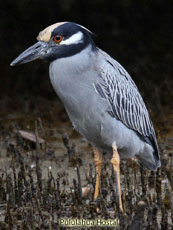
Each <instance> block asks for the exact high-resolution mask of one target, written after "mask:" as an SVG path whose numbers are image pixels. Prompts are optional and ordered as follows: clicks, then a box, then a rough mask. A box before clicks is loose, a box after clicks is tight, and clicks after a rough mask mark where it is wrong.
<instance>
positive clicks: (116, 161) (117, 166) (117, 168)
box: [111, 143, 123, 212]
mask: <svg viewBox="0 0 173 230" xmlns="http://www.w3.org/2000/svg"><path fill="white" fill-rule="evenodd" d="M112 148H113V156H112V159H111V163H112V165H113V168H114V171H115V175H116V197H117V199H118V203H119V207H120V210H121V211H122V212H123V206H122V200H121V185H120V156H119V154H118V151H117V147H116V145H115V143H113V144H112Z"/></svg>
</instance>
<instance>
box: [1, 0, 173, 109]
mask: <svg viewBox="0 0 173 230" xmlns="http://www.w3.org/2000/svg"><path fill="white" fill-rule="evenodd" d="M172 12H173V2H172V0H166V1H165V0H151V1H149V0H143V1H137V0H121V1H117V0H116V1H110V0H107V1H104V0H94V1H92V0H88V1H87V0H68V1H66V0H61V1H56V0H52V1H46V0H34V1H31V0H22V1H18V0H1V8H0V17H1V20H0V31H1V34H0V47H1V52H0V61H1V75H0V78H1V84H0V90H1V94H0V99H1V98H2V97H4V95H6V94H8V95H11V96H15V95H23V92H25V93H28V94H30V93H31V94H34V95H38V94H39V95H42V96H45V97H48V98H54V97H55V93H54V92H53V90H52V88H51V86H50V82H49V78H48V64H46V65H45V64H43V63H42V62H41V61H36V62H34V63H32V64H28V65H25V66H20V67H16V68H11V67H10V66H9V63H10V62H11V61H12V60H13V59H14V58H15V57H16V56H17V55H18V54H20V53H21V52H22V51H23V50H24V49H26V48H27V47H28V46H30V45H32V44H33V43H34V42H36V39H35V38H36V36H37V34H38V33H39V31H41V30H42V29H44V28H45V27H46V26H48V25H50V24H53V23H55V22H58V21H74V22H77V23H79V24H82V25H84V26H85V27H87V28H89V29H90V30H92V31H93V32H94V33H95V34H96V36H94V40H95V42H96V44H97V45H98V46H99V47H100V48H102V49H104V50H105V51H107V52H108V53H109V54H111V55H112V56H113V57H114V58H115V59H116V60H118V61H119V62H120V63H121V64H122V65H123V66H124V67H125V68H126V69H127V71H128V72H129V73H130V74H131V76H132V77H133V79H134V80H135V82H136V84H137V85H138V87H139V89H140V90H141V91H142V93H143V95H144V98H147V97H148V98H149V101H150V103H151V104H155V103H157V104H158V106H157V107H159V106H160V105H162V104H169V105H170V104H171V106H172V107H173V104H172V99H171V100H169V99H170V98H171V97H172V98H173V90H172V88H173V80H172V76H171V73H172V72H173V71H172V70H173V68H172V60H173V48H172V47H173V46H172V41H173V26H172V24H171V21H173V14H172ZM148 98H147V100H148Z"/></svg>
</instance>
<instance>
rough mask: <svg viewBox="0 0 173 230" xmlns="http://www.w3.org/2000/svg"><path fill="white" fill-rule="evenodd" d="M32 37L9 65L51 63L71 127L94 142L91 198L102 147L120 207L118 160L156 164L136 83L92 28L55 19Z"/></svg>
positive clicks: (156, 154)
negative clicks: (100, 44)
mask: <svg viewBox="0 0 173 230" xmlns="http://www.w3.org/2000/svg"><path fill="white" fill-rule="evenodd" d="M37 40H38V41H37V43H35V44H34V45H33V46H31V47H29V48H28V49H26V50H25V51H24V52H22V53H21V54H20V55H19V56H18V57H17V58H16V59H15V60H14V61H13V62H12V63H11V64H10V65H11V66H16V65H19V64H24V63H27V62H31V61H33V60H36V59H43V60H46V61H48V62H49V63H50V65H49V75H50V81H51V83H52V86H53V88H54V90H55V92H56V93H57V95H58V96H59V98H60V100H61V101H62V102H63V104H64V107H65V110H66V112H67V114H68V116H69V118H70V120H71V122H72V125H73V127H74V128H75V129H76V130H77V131H78V132H79V133H80V134H81V135H82V136H84V137H85V138H86V139H87V140H88V141H89V142H90V143H91V144H92V146H93V152H94V163H95V167H96V183H95V191H94V200H96V199H97V198H98V196H99V189H100V175H101V168H102V163H103V160H104V159H103V152H107V153H109V154H112V155H111V156H112V158H111V163H112V165H113V169H114V171H115V178H116V200H117V202H118V204H119V208H120V210H121V211H123V204H122V200H121V186H120V160H121V159H125V158H132V157H137V158H138V159H139V160H140V162H141V164H142V165H143V166H144V167H145V168H147V169H149V170H153V171H156V170H157V168H158V167H160V166H161V161H160V153H159V149H158V144H157V139H156V134H155V130H154V127H153V124H152V121H151V118H150V115H149V112H148V110H147V108H146V106H145V103H144V101H143V98H142V96H141V94H140V92H139V90H138V88H137V86H136V84H135V83H134V81H133V80H132V78H131V76H130V75H129V74H128V72H127V71H126V70H125V69H124V68H123V67H122V65H121V64H120V63H119V62H118V61H116V60H115V59H113V58H112V57H111V56H110V55H109V54H107V53H106V52H104V51H103V50H102V49H100V48H98V47H97V46H96V44H95V42H94V39H93V33H92V32H91V31H90V30H89V29H87V28H86V27H84V26H82V25H79V24H77V23H75V22H68V21H66V22H58V23H55V24H52V25H50V26H48V27H46V28H45V29H44V30H42V31H41V32H40V33H39V35H38V37H37Z"/></svg>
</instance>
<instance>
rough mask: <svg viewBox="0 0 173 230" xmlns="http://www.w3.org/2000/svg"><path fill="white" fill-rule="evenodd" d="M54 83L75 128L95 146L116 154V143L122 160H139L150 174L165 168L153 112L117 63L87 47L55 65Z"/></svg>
mask: <svg viewBox="0 0 173 230" xmlns="http://www.w3.org/2000/svg"><path fill="white" fill-rule="evenodd" d="M79 60H80V66H79V65H78V63H79ZM66 66H68V68H66ZM57 73H58V74H57ZM69 73H70V74H69ZM50 77H51V82H52V85H53V87H54V89H55V91H56V92H57V94H58V95H59V97H60V98H61V100H62V101H63V103H64V106H65V108H66V110H67V113H68V115H69V117H70V119H71V121H72V123H73V126H74V128H75V129H77V130H78V131H79V132H80V133H81V134H82V135H83V136H85V137H86V138H87V139H88V140H89V141H90V142H91V143H93V144H94V145H96V146H97V147H99V148H101V149H103V150H105V151H109V152H111V151H112V149H111V146H112V143H113V142H114V141H115V143H116V145H117V148H118V152H119V153H120V157H121V158H126V157H132V156H135V155H136V156H137V157H138V158H140V159H141V161H142V162H143V164H144V165H145V166H146V167H147V168H150V169H152V170H155V169H156V168H157V167H158V166H160V160H159V155H158V147H157V142H156V138H155V132H154V128H153V125H152V123H151V120H150V118H149V114H148V111H147V109H146V107H145V104H144V102H143V99H142V97H141V95H140V93H139V91H138V89H137V87H136V85H135V83H134V82H133V80H132V79H131V77H130V76H129V74H128V73H127V72H126V71H125V70H124V68H123V67H122V66H121V65H120V64H119V63H118V62H116V61H115V60H114V59H112V58H111V57H110V56H109V55H107V54H106V53H105V52H103V51H102V50H100V49H98V48H97V50H96V51H94V52H93V53H92V54H91V47H87V48H86V49H85V50H83V51H82V52H81V53H79V54H76V55H74V56H73V57H70V58H64V59H61V60H57V61H56V60H55V61H54V62H53V63H51V65H50ZM120 121H121V122H120Z"/></svg>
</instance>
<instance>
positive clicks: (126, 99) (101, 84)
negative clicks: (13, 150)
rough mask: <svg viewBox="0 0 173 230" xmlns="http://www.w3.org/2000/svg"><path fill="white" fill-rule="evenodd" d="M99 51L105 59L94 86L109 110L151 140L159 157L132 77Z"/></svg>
mask: <svg viewBox="0 0 173 230" xmlns="http://www.w3.org/2000/svg"><path fill="white" fill-rule="evenodd" d="M100 52H101V55H103V57H104V59H105V61H103V62H102V64H101V69H100V72H101V74H100V78H99V81H98V82H97V83H96V84H95V88H96V90H97V92H98V93H99V94H100V96H101V97H102V98H104V99H105V100H106V101H107V102H108V104H109V111H108V112H109V114H110V115H111V116H112V117H115V118H116V119H119V120H120V121H122V122H123V124H125V125H126V126H127V127H128V128H130V129H132V130H134V131H136V132H137V133H138V134H139V135H140V136H141V137H143V138H144V140H145V141H148V142H150V143H152V144H153V146H155V147H154V148H155V150H156V158H157V160H159V155H158V148H157V141H156V137H155V132H154V128H153V125H152V122H151V119H150V117H149V113H148V110H147V108H146V106H145V103H144V101H143V99H142V97H141V95H140V93H139V91H138V89H137V87H136V85H135V83H134V81H133V80H132V78H131V77H130V75H129V74H128V73H127V72H126V70H125V69H124V68H123V67H122V66H121V65H120V64H119V63H118V62H117V61H115V60H114V59H112V58H111V57H110V56H108V55H107V54H106V53H105V52H103V51H100ZM147 137H148V139H149V140H148V139H147ZM153 142H154V143H153Z"/></svg>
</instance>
